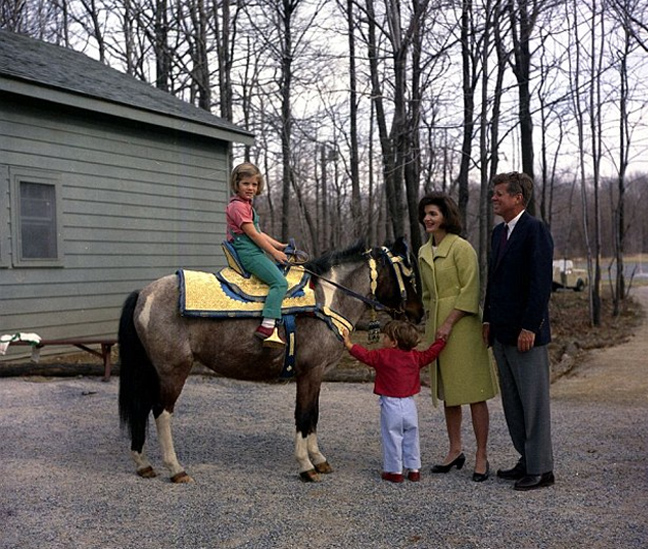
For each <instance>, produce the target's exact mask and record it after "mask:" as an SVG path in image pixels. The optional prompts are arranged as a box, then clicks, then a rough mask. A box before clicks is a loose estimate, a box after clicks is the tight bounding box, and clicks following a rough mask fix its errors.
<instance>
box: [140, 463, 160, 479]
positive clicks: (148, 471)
mask: <svg viewBox="0 0 648 549" xmlns="http://www.w3.org/2000/svg"><path fill="white" fill-rule="evenodd" d="M137 474H138V475H139V476H140V477H142V478H155V477H157V473H156V472H155V469H153V467H151V466H150V465H149V466H148V467H144V469H138V470H137Z"/></svg>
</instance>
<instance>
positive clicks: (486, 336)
mask: <svg viewBox="0 0 648 549" xmlns="http://www.w3.org/2000/svg"><path fill="white" fill-rule="evenodd" d="M482 339H483V340H484V345H486V347H487V348H488V347H490V324H489V323H488V322H485V323H484V324H482Z"/></svg>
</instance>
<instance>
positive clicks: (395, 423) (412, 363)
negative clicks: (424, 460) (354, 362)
mask: <svg viewBox="0 0 648 549" xmlns="http://www.w3.org/2000/svg"><path fill="white" fill-rule="evenodd" d="M383 332H384V335H383V347H382V349H377V350H375V351H369V350H368V349H365V348H364V347H362V346H361V345H354V344H353V342H352V341H351V339H350V338H349V332H347V331H345V332H344V333H343V337H344V345H345V346H346V348H347V349H348V350H349V352H350V353H351V355H352V356H354V357H355V358H357V359H358V360H359V361H360V362H364V363H365V364H367V365H368V366H371V367H372V368H374V369H375V370H376V378H375V381H374V393H376V394H377V395H379V396H380V432H381V437H382V449H383V472H382V479H383V480H387V481H390V482H403V471H404V470H407V478H408V479H409V480H411V481H414V482H416V481H419V480H420V479H421V473H420V469H421V450H420V444H419V432H418V413H417V410H416V402H415V400H414V395H416V394H418V393H419V392H420V391H421V374H420V370H421V368H423V367H424V366H427V365H428V364H430V362H432V361H434V360H435V359H436V358H437V357H438V356H439V353H440V352H441V351H442V350H443V348H444V347H445V341H444V340H442V339H437V340H436V341H435V342H434V343H432V345H430V347H428V348H427V349H426V350H425V351H417V350H416V349H415V348H414V347H416V346H417V345H418V344H419V342H420V340H421V337H420V335H419V332H418V330H417V329H416V327H415V326H414V325H413V324H410V323H409V322H404V321H401V320H392V321H390V322H388V323H387V324H386V325H385V327H384V329H383Z"/></svg>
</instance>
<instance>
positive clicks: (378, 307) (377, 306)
mask: <svg viewBox="0 0 648 549" xmlns="http://www.w3.org/2000/svg"><path fill="white" fill-rule="evenodd" d="M381 252H382V255H383V256H385V257H386V258H387V259H388V260H389V264H390V265H391V267H392V269H394V273H395V275H396V280H397V282H398V288H399V291H400V295H401V302H402V301H405V300H406V299H407V290H406V289H405V285H404V283H403V274H404V275H405V276H406V277H408V278H410V277H411V276H412V274H413V273H412V271H411V270H410V269H407V270H406V267H405V265H403V264H402V260H403V258H401V257H394V256H393V255H392V253H391V251H390V250H389V249H388V248H386V247H384V246H383V247H381ZM370 254H371V251H370V250H367V252H365V255H366V256H367V257H368V262H369V269H370V277H371V296H372V297H366V296H364V295H362V294H359V293H358V292H356V291H354V290H352V289H350V288H347V287H346V286H343V285H342V284H339V283H338V282H335V281H333V280H331V279H329V278H326V277H324V276H322V275H320V274H317V273H315V272H314V271H311V270H310V269H307V268H306V267H304V266H303V265H293V267H297V268H299V269H301V270H303V271H304V272H307V273H309V274H310V275H312V276H314V277H316V278H318V279H320V280H322V281H323V282H326V283H328V284H330V285H331V286H335V287H336V288H339V289H340V290H342V291H343V292H344V293H345V294H347V295H348V296H350V297H353V298H355V299H358V300H360V301H362V302H363V303H365V304H366V305H369V307H371V308H372V309H373V310H374V311H385V312H387V313H394V314H400V313H402V312H403V309H402V307H401V308H400V309H394V308H393V307H387V305H383V304H382V303H380V302H379V301H378V300H377V299H375V292H376V285H377V280H378V270H377V269H376V260H375V259H374V258H373V257H371V255H370ZM396 265H398V267H399V268H397V267H396ZM401 269H402V270H403V271H405V272H404V273H403V272H401Z"/></svg>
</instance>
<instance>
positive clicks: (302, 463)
mask: <svg viewBox="0 0 648 549" xmlns="http://www.w3.org/2000/svg"><path fill="white" fill-rule="evenodd" d="M295 459H296V460H297V463H298V464H299V472H300V473H303V472H304V471H311V470H312V469H314V467H313V464H312V463H311V460H310V459H309V458H308V439H307V438H304V437H303V436H302V435H301V433H300V432H299V431H298V432H297V433H295Z"/></svg>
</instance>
